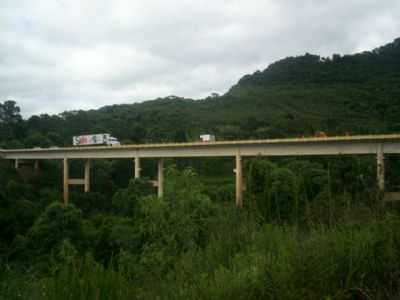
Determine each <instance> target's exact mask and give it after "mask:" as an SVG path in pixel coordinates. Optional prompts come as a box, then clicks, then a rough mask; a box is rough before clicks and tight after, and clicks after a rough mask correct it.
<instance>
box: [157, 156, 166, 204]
mask: <svg viewBox="0 0 400 300" xmlns="http://www.w3.org/2000/svg"><path fill="white" fill-rule="evenodd" d="M157 195H158V198H162V196H163V195H164V159H163V158H160V159H159V161H158V182H157Z"/></svg>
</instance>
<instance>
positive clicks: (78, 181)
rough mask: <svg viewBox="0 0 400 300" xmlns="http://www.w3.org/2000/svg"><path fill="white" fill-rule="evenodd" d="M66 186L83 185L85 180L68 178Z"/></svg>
mask: <svg viewBox="0 0 400 300" xmlns="http://www.w3.org/2000/svg"><path fill="white" fill-rule="evenodd" d="M68 184H69V185H84V184H85V179H80V178H70V179H68Z"/></svg>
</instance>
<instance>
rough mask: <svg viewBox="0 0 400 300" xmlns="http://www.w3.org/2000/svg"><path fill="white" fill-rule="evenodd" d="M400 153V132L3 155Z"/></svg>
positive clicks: (8, 153)
mask: <svg viewBox="0 0 400 300" xmlns="http://www.w3.org/2000/svg"><path fill="white" fill-rule="evenodd" d="M380 145H381V146H382V147H383V152H385V153H400V134H389V135H361V136H337V137H318V138H317V137H308V138H287V139H267V140H242V141H216V142H191V143H164V144H138V145H121V146H113V147H111V146H89V147H60V148H33V149H8V150H7V149H2V150H0V158H3V159H63V158H76V159H86V158H133V157H143V158H145V157H208V156H209V157H210V156H235V155H237V154H238V153H239V154H240V155H241V156H257V155H266V156H293V155H340V154H376V153H377V149H378V147H379V146H380Z"/></svg>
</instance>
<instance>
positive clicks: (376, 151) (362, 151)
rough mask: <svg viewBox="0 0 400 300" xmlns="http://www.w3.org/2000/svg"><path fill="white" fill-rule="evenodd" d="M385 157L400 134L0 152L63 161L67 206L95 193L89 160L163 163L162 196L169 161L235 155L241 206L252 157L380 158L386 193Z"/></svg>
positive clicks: (398, 146) (399, 148) (398, 147)
mask: <svg viewBox="0 0 400 300" xmlns="http://www.w3.org/2000/svg"><path fill="white" fill-rule="evenodd" d="M384 154H400V134H389V135H360V136H337V137H318V138H317V137H310V138H288V139H266V140H243V141H216V142H193V143H165V144H141V145H121V146H113V147H111V146H93V147H60V148H57V147H51V148H33V149H0V159H8V160H14V161H15V167H16V168H18V166H19V164H20V162H22V161H24V160H29V161H34V162H35V167H37V166H38V164H37V162H38V161H39V160H49V159H52V160H63V162H64V164H63V174H64V202H65V203H68V199H69V185H84V190H85V192H88V191H89V190H90V161H91V160H93V159H110V158H112V159H118V158H131V159H133V160H134V170H135V171H134V176H135V178H139V177H140V170H141V169H140V160H141V159H145V158H156V159H158V178H157V181H156V186H157V190H158V196H159V197H162V196H163V185H164V184H163V182H164V174H163V170H164V158H180V157H181V158H183V157H232V158H234V159H235V164H236V168H235V169H234V172H235V177H236V181H235V182H236V205H237V206H238V207H242V205H243V195H242V194H243V174H242V173H243V172H242V158H243V157H252V156H267V157H268V156H275V157H276V156H326V155H375V156H376V161H377V164H376V166H377V186H378V189H379V191H381V192H384V189H385V171H384V169H385V168H384ZM72 159H84V160H86V163H85V172H84V174H85V176H84V178H83V179H72V178H69V170H68V169H69V168H68V161H69V160H72Z"/></svg>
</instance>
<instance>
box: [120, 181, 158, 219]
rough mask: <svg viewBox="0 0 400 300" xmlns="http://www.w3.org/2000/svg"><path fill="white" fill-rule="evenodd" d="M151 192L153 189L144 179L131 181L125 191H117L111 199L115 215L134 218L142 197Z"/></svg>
mask: <svg viewBox="0 0 400 300" xmlns="http://www.w3.org/2000/svg"><path fill="white" fill-rule="evenodd" d="M152 192H153V187H152V185H151V184H150V182H149V181H148V180H146V179H132V180H131V181H130V182H129V185H128V187H127V188H126V189H119V190H118V191H117V192H116V193H115V194H114V196H113V198H112V206H113V208H114V210H115V213H116V214H120V215H123V216H135V215H136V214H137V210H138V206H139V201H140V199H141V198H142V197H144V196H148V195H150V194H151V193H152Z"/></svg>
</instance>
